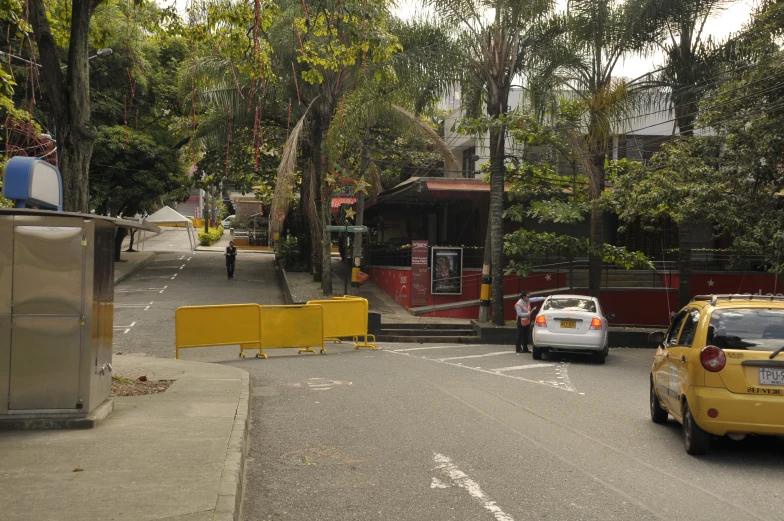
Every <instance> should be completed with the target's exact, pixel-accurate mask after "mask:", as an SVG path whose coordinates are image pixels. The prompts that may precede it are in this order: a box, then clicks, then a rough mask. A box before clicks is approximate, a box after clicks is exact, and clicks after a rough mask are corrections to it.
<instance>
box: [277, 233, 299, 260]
mask: <svg viewBox="0 0 784 521" xmlns="http://www.w3.org/2000/svg"><path fill="white" fill-rule="evenodd" d="M300 255H301V252H300V244H299V240H298V239H297V238H296V237H294V236H288V237H285V238H280V239H278V240H277V241H276V242H275V258H276V259H277V260H278V262H279V263H282V264H283V267H284V268H291V267H292V266H295V265H296V264H297V263H298V262H299V260H300Z"/></svg>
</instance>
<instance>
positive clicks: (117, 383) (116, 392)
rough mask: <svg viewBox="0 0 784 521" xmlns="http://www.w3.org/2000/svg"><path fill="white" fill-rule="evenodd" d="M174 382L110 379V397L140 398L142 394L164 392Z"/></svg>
mask: <svg viewBox="0 0 784 521" xmlns="http://www.w3.org/2000/svg"><path fill="white" fill-rule="evenodd" d="M173 383H174V380H150V381H144V382H142V381H139V380H131V379H130V378H123V377H122V376H120V377H114V378H112V394H111V395H112V396H141V395H144V394H158V393H162V392H164V391H166V389H168V388H169V386H170V385H171V384H173Z"/></svg>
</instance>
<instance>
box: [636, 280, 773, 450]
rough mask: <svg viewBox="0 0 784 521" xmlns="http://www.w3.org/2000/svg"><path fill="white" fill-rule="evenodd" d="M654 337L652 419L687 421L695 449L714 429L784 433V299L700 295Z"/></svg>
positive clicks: (733, 433) (736, 434) (741, 434)
mask: <svg viewBox="0 0 784 521" xmlns="http://www.w3.org/2000/svg"><path fill="white" fill-rule="evenodd" d="M648 339H649V340H650V341H651V342H654V343H657V344H658V345H659V346H658V349H657V350H656V355H655V356H654V359H653V367H652V368H651V388H650V408H651V419H652V420H653V422H654V423H665V422H666V421H667V417H668V415H669V416H672V417H673V418H675V419H676V420H677V421H678V422H680V423H681V424H682V425H683V443H684V445H685V448H686V452H687V453H689V454H695V455H697V454H705V453H706V452H707V451H708V447H709V444H710V436H711V435H713V436H729V437H730V438H732V439H734V440H741V439H743V438H745V437H746V436H748V435H754V434H764V435H784V298H782V297H771V296H762V295H751V296H749V295H700V296H697V297H694V299H693V300H692V301H691V302H690V303H689V305H687V306H686V307H684V308H683V309H682V310H681V311H680V313H678V315H677V316H676V317H675V319H674V320H673V321H672V324H670V328H669V329H668V330H667V332H666V333H662V332H656V333H651V335H650V336H649V337H648Z"/></svg>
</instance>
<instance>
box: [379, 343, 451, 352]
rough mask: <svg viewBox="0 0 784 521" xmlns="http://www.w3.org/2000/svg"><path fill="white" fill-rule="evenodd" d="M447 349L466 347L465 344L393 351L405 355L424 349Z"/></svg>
mask: <svg viewBox="0 0 784 521" xmlns="http://www.w3.org/2000/svg"><path fill="white" fill-rule="evenodd" d="M447 347H465V344H459V345H454V346H431V347H410V348H408V349H392V351H393V352H395V353H403V352H404V351H421V350H423V349H446V348H447Z"/></svg>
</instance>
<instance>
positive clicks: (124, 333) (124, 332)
mask: <svg viewBox="0 0 784 521" xmlns="http://www.w3.org/2000/svg"><path fill="white" fill-rule="evenodd" d="M130 330H131V328H128V329H126V330H125V331H123V335H127V334H128V331H130Z"/></svg>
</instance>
